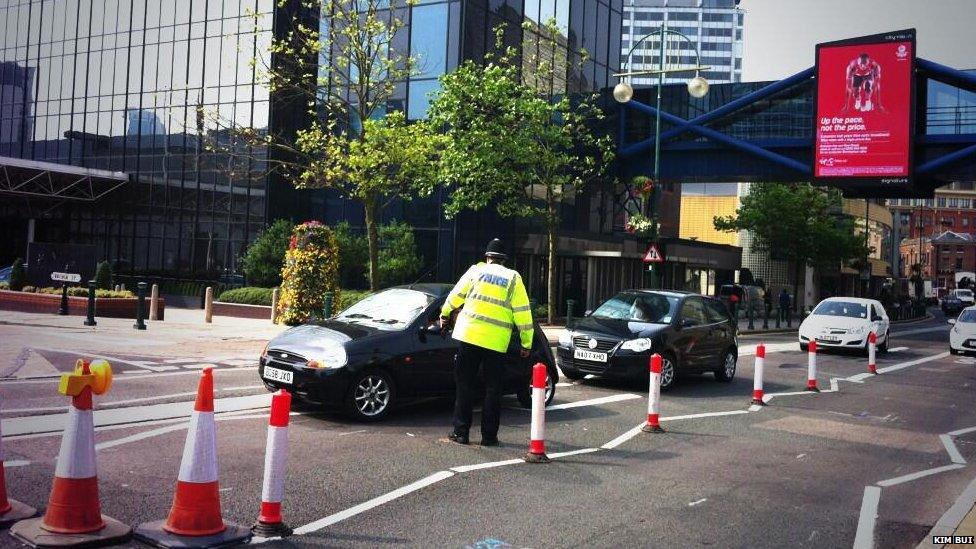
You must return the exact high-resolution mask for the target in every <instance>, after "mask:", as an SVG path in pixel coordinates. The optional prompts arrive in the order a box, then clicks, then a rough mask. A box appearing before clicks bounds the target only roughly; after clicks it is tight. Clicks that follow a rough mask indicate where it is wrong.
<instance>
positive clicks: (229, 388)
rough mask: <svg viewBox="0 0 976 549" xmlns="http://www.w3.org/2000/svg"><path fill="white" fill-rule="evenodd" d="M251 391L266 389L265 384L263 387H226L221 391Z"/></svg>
mask: <svg viewBox="0 0 976 549" xmlns="http://www.w3.org/2000/svg"><path fill="white" fill-rule="evenodd" d="M250 389H266V387H265V386H264V384H261V385H241V386H240V387H224V388H223V389H220V390H221V391H245V390H250Z"/></svg>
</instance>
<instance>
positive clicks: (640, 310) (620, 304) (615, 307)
mask: <svg viewBox="0 0 976 549" xmlns="http://www.w3.org/2000/svg"><path fill="white" fill-rule="evenodd" d="M677 303H678V298H677V297H674V296H667V295H661V294H651V293H638V292H620V293H619V294H617V295H615V296H613V297H611V298H610V299H608V300H606V301H604V302H603V304H602V305H600V306H599V307H597V308H596V310H595V311H593V314H591V315H590V316H593V317H596V318H612V319H617V320H632V321H635V322H651V323H655V324H668V323H670V322H671V319H672V318H673V317H674V309H675V306H676V305H677Z"/></svg>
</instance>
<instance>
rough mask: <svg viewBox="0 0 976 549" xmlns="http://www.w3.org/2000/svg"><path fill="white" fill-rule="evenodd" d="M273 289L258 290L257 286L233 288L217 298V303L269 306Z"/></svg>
mask: <svg viewBox="0 0 976 549" xmlns="http://www.w3.org/2000/svg"><path fill="white" fill-rule="evenodd" d="M272 292H274V288H259V287H257V286H246V287H244V288H234V289H233V290H227V291H226V292H223V293H221V294H220V296H219V297H217V301H220V302H223V303H240V304H242V305H267V306H270V305H271V293H272Z"/></svg>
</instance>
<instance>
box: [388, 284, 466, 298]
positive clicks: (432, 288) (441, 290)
mask: <svg viewBox="0 0 976 549" xmlns="http://www.w3.org/2000/svg"><path fill="white" fill-rule="evenodd" d="M453 287H454V286H453V285H452V284H445V283H442V282H421V283H417V284H404V285H402V286H393V287H392V288H399V289H403V290H415V291H418V292H423V293H425V294H427V295H431V296H434V297H441V296H445V295H447V294H448V293H450V291H451V288H453ZM392 288H385V289H387V290H389V289H392Z"/></svg>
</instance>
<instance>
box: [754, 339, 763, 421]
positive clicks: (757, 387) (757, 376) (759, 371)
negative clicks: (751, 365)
mask: <svg viewBox="0 0 976 549" xmlns="http://www.w3.org/2000/svg"><path fill="white" fill-rule="evenodd" d="M765 362H766V346H765V345H763V344H762V343H760V344H759V345H758V346H757V347H756V367H755V372H754V373H753V376H752V403H753V404H757V405H759V406H765V405H766V402H765V401H764V400H763V366H764V365H765Z"/></svg>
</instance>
